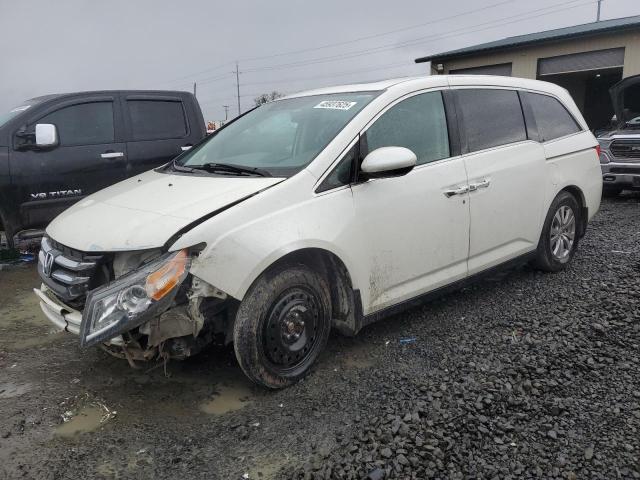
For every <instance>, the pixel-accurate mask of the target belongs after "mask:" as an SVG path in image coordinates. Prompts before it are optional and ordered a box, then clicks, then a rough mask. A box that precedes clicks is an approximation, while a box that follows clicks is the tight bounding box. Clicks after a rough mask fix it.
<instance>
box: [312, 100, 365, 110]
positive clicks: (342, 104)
mask: <svg viewBox="0 0 640 480" xmlns="http://www.w3.org/2000/svg"><path fill="white" fill-rule="evenodd" d="M356 103H358V102H347V101H345V100H325V101H323V102H320V103H319V104H318V105H316V106H315V107H313V108H327V109H329V110H349V109H350V108H351V107H353V106H354V105H355V104H356Z"/></svg>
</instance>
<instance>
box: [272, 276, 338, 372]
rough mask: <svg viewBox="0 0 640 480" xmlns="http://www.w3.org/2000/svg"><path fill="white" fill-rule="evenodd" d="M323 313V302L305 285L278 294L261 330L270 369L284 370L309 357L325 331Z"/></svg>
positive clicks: (300, 363) (291, 368) (289, 370)
mask: <svg viewBox="0 0 640 480" xmlns="http://www.w3.org/2000/svg"><path fill="white" fill-rule="evenodd" d="M323 316H324V310H323V308H322V303H321V302H320V300H319V298H318V297H317V295H316V294H315V293H314V292H313V291H311V290H310V289H308V288H306V287H294V288H290V289H288V290H286V291H284V292H283V293H282V294H281V295H280V297H279V298H278V299H277V300H276V301H275V302H274V303H273V306H272V307H271V309H270V310H269V311H268V313H267V316H266V321H265V322H264V328H263V331H262V334H263V341H262V347H263V350H264V355H265V357H266V360H267V361H268V362H269V364H270V366H271V368H272V369H273V370H275V371H277V372H279V373H282V374H286V373H288V372H291V371H294V370H296V369H298V368H300V367H301V366H303V365H304V364H305V363H306V362H307V361H308V360H309V358H311V356H312V355H313V354H314V353H315V351H316V350H317V347H318V345H319V344H320V339H321V338H322V335H323V334H324V331H323V330H324V328H325V325H324V323H323Z"/></svg>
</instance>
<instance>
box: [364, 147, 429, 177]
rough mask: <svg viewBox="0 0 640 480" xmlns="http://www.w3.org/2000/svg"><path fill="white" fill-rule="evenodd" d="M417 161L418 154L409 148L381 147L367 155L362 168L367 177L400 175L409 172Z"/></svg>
mask: <svg viewBox="0 0 640 480" xmlns="http://www.w3.org/2000/svg"><path fill="white" fill-rule="evenodd" d="M417 161H418V158H417V157H416V154H415V153H413V152H412V151H411V150H409V149H408V148H404V147H381V148H377V149H376V150H374V151H373V152H370V153H369V154H368V155H367V156H366V157H365V159H364V160H363V161H362V165H361V167H360V170H361V172H362V173H363V174H364V177H365V178H367V179H369V178H387V177H400V176H402V175H406V174H407V173H409V172H410V171H411V170H412V169H413V167H415V166H416V162H417Z"/></svg>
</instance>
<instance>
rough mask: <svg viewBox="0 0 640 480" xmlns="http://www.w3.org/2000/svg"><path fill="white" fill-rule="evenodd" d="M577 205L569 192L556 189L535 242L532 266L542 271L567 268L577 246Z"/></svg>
mask: <svg viewBox="0 0 640 480" xmlns="http://www.w3.org/2000/svg"><path fill="white" fill-rule="evenodd" d="M579 212H580V206H579V205H578V202H577V200H576V199H575V197H574V196H573V195H571V194H570V193H569V192H560V193H559V194H558V196H557V197H556V198H555V199H554V200H553V202H552V203H551V207H550V208H549V212H548V213H547V218H546V219H545V222H544V226H543V227H542V234H541V235H540V240H539V242H538V249H537V251H536V258H535V260H534V266H536V267H537V268H539V269H540V270H543V271H545V272H559V271H561V270H564V269H565V268H567V266H568V265H569V263H570V262H571V260H572V259H573V255H574V254H575V252H576V249H577V247H578V232H579V231H580V230H579V227H580V226H581V225H580V222H581V221H582V220H581V218H580V217H579Z"/></svg>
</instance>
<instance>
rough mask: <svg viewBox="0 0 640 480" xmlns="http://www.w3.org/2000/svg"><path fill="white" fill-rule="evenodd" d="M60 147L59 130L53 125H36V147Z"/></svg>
mask: <svg viewBox="0 0 640 480" xmlns="http://www.w3.org/2000/svg"><path fill="white" fill-rule="evenodd" d="M56 145H58V130H57V129H56V126H55V125H52V124H51V123H38V124H36V146H37V147H40V148H47V147H55V146H56Z"/></svg>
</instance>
